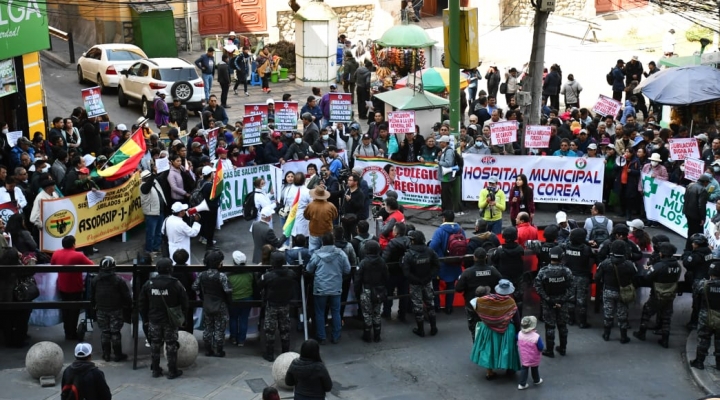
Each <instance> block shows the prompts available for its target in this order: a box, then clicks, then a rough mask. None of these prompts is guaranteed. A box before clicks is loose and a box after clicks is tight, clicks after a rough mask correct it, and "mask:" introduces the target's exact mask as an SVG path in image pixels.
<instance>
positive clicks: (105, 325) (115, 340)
mask: <svg viewBox="0 0 720 400" xmlns="http://www.w3.org/2000/svg"><path fill="white" fill-rule="evenodd" d="M90 293H91V296H90V305H91V306H92V308H93V309H96V310H97V322H98V326H100V329H101V330H102V334H101V335H100V343H101V344H102V358H103V360H105V361H110V352H111V351H110V350H111V348H112V350H113V351H114V352H115V358H114V359H113V361H115V362H119V361H125V360H127V358H128V356H127V354H124V353H123V352H122V336H121V335H120V331H121V330H122V327H123V325H124V323H125V322H124V319H123V309H124V308H125V307H129V306H130V305H132V298H131V297H130V288H129V287H128V284H127V283H126V282H125V280H124V279H123V278H121V277H119V276H117V275H116V274H115V259H114V258H112V257H109V256H106V257H103V259H102V260H101V261H100V273H99V274H98V275H97V277H95V279H94V280H93V281H92V290H91V292H90Z"/></svg>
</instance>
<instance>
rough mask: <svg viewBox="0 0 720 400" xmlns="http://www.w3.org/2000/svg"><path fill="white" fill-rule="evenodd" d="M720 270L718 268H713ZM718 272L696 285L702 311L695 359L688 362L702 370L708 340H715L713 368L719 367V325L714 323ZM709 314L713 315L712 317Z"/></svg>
mask: <svg viewBox="0 0 720 400" xmlns="http://www.w3.org/2000/svg"><path fill="white" fill-rule="evenodd" d="M715 268H718V269H720V267H715ZM716 275H720V271H717V272H713V276H712V277H711V278H709V279H704V280H702V281H701V282H700V283H699V284H698V293H699V297H700V303H701V307H702V310H701V311H700V316H699V324H698V345H697V350H696V355H695V359H694V360H693V361H692V362H690V365H691V366H692V367H693V368H697V369H704V368H705V367H704V363H705V357H707V355H708V350H709V349H710V338H711V337H713V335H714V338H715V353H714V355H715V367H716V368H719V367H720V350H718V349H720V324H719V323H718V322H716V318H715V315H717V314H716V313H720V279H718V278H717V276H716ZM710 314H713V315H712V316H711V315H710Z"/></svg>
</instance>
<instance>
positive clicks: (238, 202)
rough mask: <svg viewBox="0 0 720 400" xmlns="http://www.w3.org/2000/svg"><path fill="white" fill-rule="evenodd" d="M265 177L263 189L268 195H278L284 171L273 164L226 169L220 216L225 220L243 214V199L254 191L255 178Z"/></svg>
mask: <svg viewBox="0 0 720 400" xmlns="http://www.w3.org/2000/svg"><path fill="white" fill-rule="evenodd" d="M255 178H264V179H265V187H263V190H264V191H265V193H267V194H268V195H274V196H276V197H277V196H278V194H277V193H278V185H280V182H281V181H282V171H281V170H280V168H277V167H275V166H273V165H254V166H251V167H242V168H237V169H234V170H232V171H225V174H224V175H223V186H224V187H223V190H222V197H221V198H220V207H221V209H220V218H222V220H223V221H225V220H227V219H230V218H235V217H239V216H242V213H243V201H244V200H245V196H247V194H248V193H250V192H252V191H253V180H254V179H255Z"/></svg>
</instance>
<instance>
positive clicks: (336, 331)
mask: <svg viewBox="0 0 720 400" xmlns="http://www.w3.org/2000/svg"><path fill="white" fill-rule="evenodd" d="M307 271H308V272H309V273H311V274H315V278H314V280H313V283H314V285H313V299H314V301H315V327H316V330H317V341H318V342H319V343H320V344H325V305H326V304H327V303H328V302H330V313H331V315H332V338H331V339H330V342H331V343H333V344H336V343H338V342H339V341H340V330H341V329H342V325H341V324H342V319H341V317H340V295H341V293H342V283H343V276H344V275H349V274H350V261H349V260H348V257H347V255H345V252H344V251H342V250H341V249H339V248H337V247H335V237H334V236H333V233H332V232H327V233H325V234H324V235H322V247H320V248H319V249H317V250H316V251H314V252H313V253H312V256H310V262H309V263H308V265H307Z"/></svg>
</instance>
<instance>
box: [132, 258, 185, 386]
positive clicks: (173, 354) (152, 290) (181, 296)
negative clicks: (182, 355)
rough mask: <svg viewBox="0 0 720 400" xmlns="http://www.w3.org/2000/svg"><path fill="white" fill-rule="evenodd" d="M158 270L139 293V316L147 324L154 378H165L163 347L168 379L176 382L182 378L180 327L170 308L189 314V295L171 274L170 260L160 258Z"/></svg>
mask: <svg viewBox="0 0 720 400" xmlns="http://www.w3.org/2000/svg"><path fill="white" fill-rule="evenodd" d="M156 267H157V272H158V275H157V276H156V277H154V278H150V280H149V281H147V282H145V285H143V287H142V290H141V291H140V315H141V316H142V319H143V321H147V323H148V329H147V332H148V334H149V336H150V349H151V360H152V363H151V365H150V369H151V370H152V376H153V378H159V377H161V376H163V370H162V368H160V353H161V352H162V348H163V344H164V345H165V349H166V351H167V362H168V364H167V365H168V374H167V378H168V379H175V378H177V377H179V376H180V375H182V370H179V369H177V351H178V348H179V347H180V346H179V344H178V328H179V326H176V325H175V324H174V323H173V320H172V319H171V318H170V316H169V313H170V310H171V309H174V308H176V307H180V308H181V310H182V315H187V309H188V295H187V293H186V292H185V288H184V287H183V285H182V283H180V281H178V280H177V278H174V277H172V276H171V275H170V274H172V271H173V263H172V261H171V260H170V259H169V258H161V259H159V260H158V261H157V264H156ZM185 324H192V321H185Z"/></svg>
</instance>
